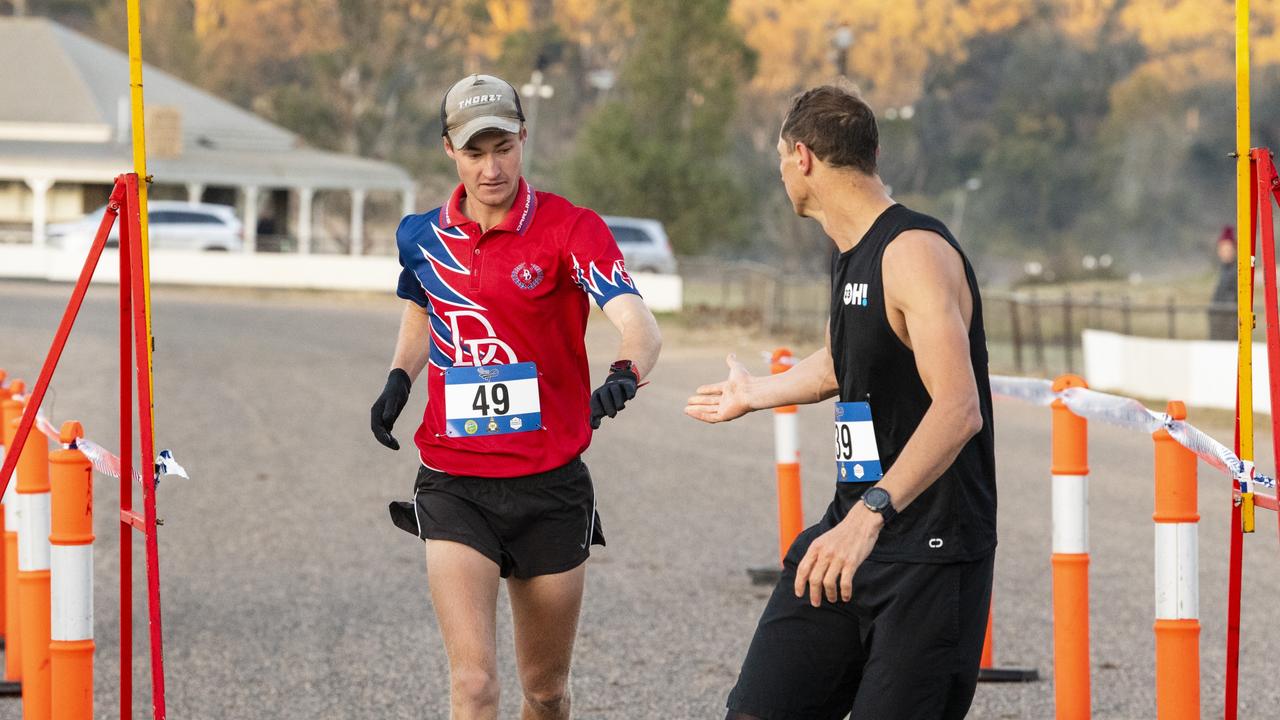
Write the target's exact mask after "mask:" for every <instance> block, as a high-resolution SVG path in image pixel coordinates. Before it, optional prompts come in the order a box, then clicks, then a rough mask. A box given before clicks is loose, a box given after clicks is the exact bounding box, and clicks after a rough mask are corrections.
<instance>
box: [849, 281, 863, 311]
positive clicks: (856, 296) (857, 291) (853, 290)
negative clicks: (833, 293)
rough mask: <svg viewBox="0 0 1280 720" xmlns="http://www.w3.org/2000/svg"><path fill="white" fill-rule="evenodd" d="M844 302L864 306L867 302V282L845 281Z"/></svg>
mask: <svg viewBox="0 0 1280 720" xmlns="http://www.w3.org/2000/svg"><path fill="white" fill-rule="evenodd" d="M844 304H845V305H864V306H865V305H866V304H867V284H866V283H845V285H844Z"/></svg>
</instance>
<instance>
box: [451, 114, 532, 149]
mask: <svg viewBox="0 0 1280 720" xmlns="http://www.w3.org/2000/svg"><path fill="white" fill-rule="evenodd" d="M488 130H500V131H502V132H509V133H519V132H520V120H519V119H517V118H509V117H498V116H496V115H493V116H487V117H478V118H475V119H474V120H468V121H467V122H464V123H462V125H461V126H459V127H458V129H456V130H453V131H451V132H450V133H449V142H450V143H452V144H453V146H454V147H455V148H462V147H466V145H467V143H468V142H471V138H473V137H475V136H476V135H479V134H480V133H482V132H485V131H488Z"/></svg>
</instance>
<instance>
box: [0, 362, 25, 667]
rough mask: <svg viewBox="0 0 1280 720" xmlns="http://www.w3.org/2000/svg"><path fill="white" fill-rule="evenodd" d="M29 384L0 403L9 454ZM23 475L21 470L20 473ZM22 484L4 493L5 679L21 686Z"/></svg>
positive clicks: (16, 386)
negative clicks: (19, 539) (20, 562)
mask: <svg viewBox="0 0 1280 720" xmlns="http://www.w3.org/2000/svg"><path fill="white" fill-rule="evenodd" d="M26 389H27V388H26V384H25V383H23V382H22V381H21V380H14V381H13V382H12V383H10V384H9V392H10V393H12V396H11V397H10V398H9V399H8V400H5V401H3V402H0V419H2V420H3V423H4V424H3V427H0V433H3V434H4V445H5V448H6V450H7V449H8V448H10V447H12V445H13V437H14V435H15V434H17V430H16V428H15V426H14V423H16V422H18V421H19V418H21V417H22V408H23V404H22V400H20V399H18V398H19V397H20V396H21V395H22V394H23V393H24V392H26ZM18 472H19V473H21V472H22V470H21V468H19V469H18ZM17 491H18V483H17V482H11V483H9V487H8V488H6V489H5V491H4V604H5V614H4V635H5V646H4V679H5V680H6V681H8V682H18V681H19V680H21V679H22V624H21V622H20V620H21V619H20V617H19V616H20V614H21V608H20V607H19V606H18V499H17Z"/></svg>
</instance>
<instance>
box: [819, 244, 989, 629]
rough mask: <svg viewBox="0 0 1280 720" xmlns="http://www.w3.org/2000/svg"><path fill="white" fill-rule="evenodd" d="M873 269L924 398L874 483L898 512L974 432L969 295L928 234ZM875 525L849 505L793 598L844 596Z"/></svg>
mask: <svg viewBox="0 0 1280 720" xmlns="http://www.w3.org/2000/svg"><path fill="white" fill-rule="evenodd" d="M881 273H882V276H883V278H884V288H885V290H884V292H885V305H886V306H887V308H888V311H889V313H890V324H892V325H895V330H897V329H898V328H899V327H901V329H902V330H904V331H905V333H906V336H907V337H906V338H904V341H905V342H906V343H907V345H908V346H909V347H911V349H912V351H913V352H914V353H915V357H916V367H917V369H918V370H919V372H920V378H921V380H922V381H923V382H924V386H925V389H926V390H928V391H929V396H930V398H931V399H932V401H931V403H930V405H929V409H928V410H927V411H926V412H925V415H924V418H923V419H922V420H921V421H920V425H919V426H917V427H916V431H915V432H914V433H912V435H911V439H910V440H909V441H908V442H907V444H906V446H905V447H904V448H903V449H902V453H901V454H900V455H899V456H898V459H897V460H896V461H895V462H894V464H893V467H892V468H890V470H889V471H888V472H887V473H885V476H884V478H883V479H882V480H881V481H880V482H879V483H877V485H878V486H879V487H882V488H884V489H885V490H887V491H888V493H889V496H890V497H891V498H893V506H894V509H896V510H897V511H899V512H901V511H902V510H903V508H905V507H907V505H910V504H911V502H912V501H913V500H915V499H916V498H917V497H919V496H920V493H922V492H924V491H925V490H926V489H928V487H929V486H930V485H932V484H933V483H934V482H935V481H936V480H937V479H938V477H939V476H940V475H941V474H942V473H943V471H944V470H946V469H947V468H948V467H949V466H950V465H951V463H952V462H954V461H955V459H956V455H958V454H959V453H960V449H961V448H963V447H964V444H965V443H966V442H968V441H969V438H971V437H973V436H974V435H975V434H977V433H978V431H980V430H981V429H982V413H981V410H980V406H979V403H978V385H977V382H976V381H975V380H974V376H973V363H972V361H971V359H970V357H969V328H968V323H967V322H966V320H965V314H966V313H965V308H966V307H971V305H972V300H971V299H970V298H969V287H968V283H967V282H966V281H965V275H964V265H963V263H962V262H961V260H960V255H959V254H958V253H956V251H955V250H954V249H952V248H951V246H949V245H948V244H947V243H946V241H945V240H943V239H942V238H941V237H939V236H937V235H935V234H933V233H928V232H915V231H913V232H907V233H904V234H903V235H901V236H900V237H898V238H897V239H895V240H894V241H893V243H892V244H890V245H889V247H888V248H887V249H886V250H885V253H884V259H883V262H882V263H881ZM895 320H900V321H901V322H900V323H899V322H895ZM888 402H892V398H890V399H889V400H888ZM883 525H884V518H883V517H881V515H880V514H879V513H876V512H872V511H871V510H869V509H868V508H867V506H866V505H864V504H862V503H856V504H855V505H854V506H853V508H851V509H850V510H849V514H848V515H846V516H845V518H844V520H841V521H840V523H839V524H838V525H836V526H835V527H834V528H832V529H831V530H828V531H827V532H826V533H823V534H822V535H821V536H819V537H818V538H817V539H816V540H814V541H813V543H811V544H810V545H809V549H808V551H807V552H806V553H805V556H804V558H803V559H801V561H800V564H799V565H798V566H797V567H796V580H795V588H794V589H795V593H796V596H797V597H799V596H802V595H804V594H805V593H806V592H807V593H808V595H809V602H810V603H811V604H812V605H813V606H814V607H818V606H819V605H820V604H821V602H822V598H823V597H824V596H825V597H826V599H827V600H828V601H830V602H836V601H837V599H840V600H844V601H846V602H847V601H848V600H850V599H851V598H852V597H853V576H854V573H856V572H857V570H858V567H859V566H860V565H861V564H862V562H863V561H864V560H866V559H867V556H868V555H870V554H871V550H872V548H874V547H875V544H876V540H877V538H879V536H880V528H881V527H882V526H883Z"/></svg>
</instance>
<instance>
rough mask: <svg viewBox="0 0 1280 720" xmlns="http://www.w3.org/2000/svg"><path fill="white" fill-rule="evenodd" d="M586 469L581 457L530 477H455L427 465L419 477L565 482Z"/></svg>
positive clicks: (421, 469)
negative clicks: (564, 480)
mask: <svg viewBox="0 0 1280 720" xmlns="http://www.w3.org/2000/svg"><path fill="white" fill-rule="evenodd" d="M586 469H587V465H586V463H584V462H582V456H580V455H579V456H578V457H575V458H574V459H572V460H570V461H569V462H567V463H565V464H564V465H561V466H560V467H554V468H551V469H550V470H543V471H542V472H537V473H532V474H529V475H513V476H508V477H488V476H483V475H454V474H452V473H447V472H444V471H443V470H436V469H435V468H432V467H429V466H427V465H426V464H423V465H422V466H421V467H419V468H418V476H419V477H426V478H428V479H431V480H437V481H439V480H468V481H479V482H484V481H490V482H493V481H498V482H501V481H525V480H527V481H533V482H537V481H539V480H544V481H556V480H563V479H565V478H568V477H572V476H574V475H577V474H579V473H582V472H584V471H585V470H586Z"/></svg>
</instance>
